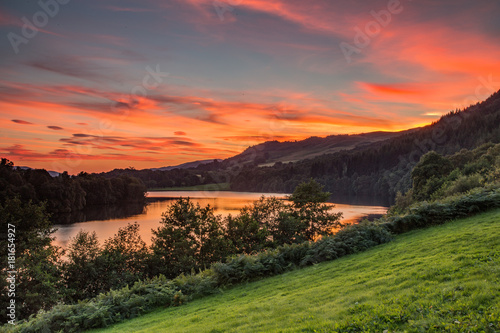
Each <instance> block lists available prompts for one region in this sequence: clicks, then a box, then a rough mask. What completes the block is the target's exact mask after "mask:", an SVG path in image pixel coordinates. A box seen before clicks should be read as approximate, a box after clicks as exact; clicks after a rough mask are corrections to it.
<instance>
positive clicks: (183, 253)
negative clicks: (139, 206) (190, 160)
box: [152, 198, 229, 278]
mask: <svg viewBox="0 0 500 333" xmlns="http://www.w3.org/2000/svg"><path fill="white" fill-rule="evenodd" d="M160 223H161V226H160V227H159V228H158V229H157V230H153V244H152V250H153V254H154V255H153V259H152V260H153V263H152V265H153V266H154V267H153V275H156V274H164V275H166V276H167V277H172V278H173V277H175V276H177V275H179V274H182V273H189V272H190V271H191V270H193V269H194V270H199V269H203V268H206V267H208V266H210V264H211V263H212V262H215V261H218V260H222V259H223V258H224V257H225V256H226V255H227V248H228V246H229V244H228V242H227V241H226V240H225V239H224V233H223V229H222V219H221V217H220V216H216V215H215V214H214V209H213V208H212V207H210V206H208V205H207V206H206V207H205V208H201V207H200V205H199V204H197V205H195V204H194V203H193V202H192V201H191V200H190V199H189V198H187V199H184V198H181V199H179V200H178V201H177V202H175V203H174V204H173V205H171V206H170V207H169V209H168V210H167V211H166V212H165V213H164V214H163V215H162V220H161V221H160Z"/></svg>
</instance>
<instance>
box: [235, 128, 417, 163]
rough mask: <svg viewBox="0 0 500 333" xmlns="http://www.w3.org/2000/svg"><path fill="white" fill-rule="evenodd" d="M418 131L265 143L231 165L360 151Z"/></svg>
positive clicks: (244, 153)
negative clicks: (374, 144)
mask: <svg viewBox="0 0 500 333" xmlns="http://www.w3.org/2000/svg"><path fill="white" fill-rule="evenodd" d="M416 130H418V128H412V129H410V130H406V131H401V132H383V131H378V132H369V133H361V134H340V135H329V136H327V137H325V138H321V137H317V136H313V137H310V138H307V139H305V140H300V141H285V142H279V141H266V142H264V143H260V144H258V145H255V146H252V147H249V148H247V149H245V151H243V152H242V153H241V154H238V155H236V156H233V157H230V158H229V159H227V160H228V161H232V162H233V163H234V162H235V161H237V162H238V163H250V162H252V163H257V164H258V165H259V166H272V165H273V164H274V163H276V162H282V163H288V162H298V161H301V160H306V159H312V158H315V157H318V156H321V155H325V154H332V153H336V152H340V151H343V150H352V149H355V148H362V147H365V146H368V145H370V144H373V143H375V142H380V141H384V140H388V139H391V138H394V137H397V136H400V135H404V134H406V133H411V132H413V131H416Z"/></svg>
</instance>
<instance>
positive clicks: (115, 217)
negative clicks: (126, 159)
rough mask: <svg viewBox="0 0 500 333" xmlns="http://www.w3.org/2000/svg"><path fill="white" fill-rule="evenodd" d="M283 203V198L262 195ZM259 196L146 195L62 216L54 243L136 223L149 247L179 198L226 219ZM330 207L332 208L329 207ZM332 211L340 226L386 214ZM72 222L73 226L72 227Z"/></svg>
mask: <svg viewBox="0 0 500 333" xmlns="http://www.w3.org/2000/svg"><path fill="white" fill-rule="evenodd" d="M264 195H265V196H275V197H277V198H281V199H284V198H285V195H283V194H269V193H268V194H264ZM261 196H262V194H261V193H244V192H229V191H228V192H206V191H189V192H186V191H175V192H149V193H148V203H147V205H146V206H143V205H126V206H121V207H105V206H103V207H98V208H97V209H89V210H85V211H84V212H81V213H79V214H75V215H72V216H70V217H68V216H66V217H64V219H63V220H59V221H58V224H57V225H56V228H58V230H57V231H56V233H55V234H54V235H55V237H56V239H55V241H54V243H55V244H56V245H58V246H62V247H63V248H66V247H67V245H68V242H69V240H70V239H71V238H73V237H74V236H75V235H76V234H77V233H78V231H80V230H85V231H90V232H92V231H95V232H96V233H97V236H98V237H99V240H100V241H101V243H102V242H104V240H106V239H108V238H109V237H112V236H113V235H114V234H116V232H117V231H118V229H119V228H121V227H124V226H126V225H127V224H128V223H133V222H135V221H137V222H138V223H139V224H140V230H139V232H140V235H141V237H142V239H143V240H144V241H145V242H146V244H148V245H149V244H151V236H152V233H151V229H156V228H158V227H159V225H160V223H159V221H160V220H161V215H162V213H163V212H165V211H166V210H167V208H168V206H169V205H170V204H172V202H174V201H175V200H177V198H179V197H190V198H191V199H192V200H193V201H195V202H197V203H199V204H200V206H202V207H204V206H206V205H210V206H211V207H214V209H215V212H216V214H221V215H223V216H226V215H228V214H233V215H235V214H238V213H239V210H240V209H241V208H242V207H244V206H246V205H250V204H252V203H253V202H254V201H256V200H258V199H259V198H260V197H261ZM332 205H333V204H332ZM334 210H335V211H340V212H343V215H344V218H343V221H344V222H351V223H352V222H354V221H357V220H359V219H361V218H362V217H364V216H367V215H381V214H385V212H386V211H387V208H386V207H383V206H371V205H349V204H335V208H334ZM74 222H76V223H74Z"/></svg>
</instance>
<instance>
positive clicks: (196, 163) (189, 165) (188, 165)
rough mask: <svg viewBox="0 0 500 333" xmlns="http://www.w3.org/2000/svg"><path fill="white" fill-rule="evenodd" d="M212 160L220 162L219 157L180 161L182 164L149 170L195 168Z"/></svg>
mask: <svg viewBox="0 0 500 333" xmlns="http://www.w3.org/2000/svg"><path fill="white" fill-rule="evenodd" d="M214 161H218V162H220V161H222V160H220V159H211V160H201V161H193V162H187V163H182V164H179V165H174V166H167V167H161V168H151V169H150V170H153V171H169V170H174V169H189V168H196V167H197V166H199V165H203V164H208V163H212V162H214Z"/></svg>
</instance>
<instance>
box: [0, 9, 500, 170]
mask: <svg viewBox="0 0 500 333" xmlns="http://www.w3.org/2000/svg"><path fill="white" fill-rule="evenodd" d="M499 13H500V3H498V1H493V0H486V1H483V2H481V3H480V4H478V3H470V2H468V1H450V0H445V1H440V2H439V3H436V2H432V1H428V0H419V1H410V0H403V1H398V0H388V1H387V0H384V1H361V0H358V1H343V2H336V3H331V2H328V1H324V0H315V1H311V2H307V3H306V2H304V1H299V0H288V1H286V0H278V1H263V0H227V1H226V0H187V1H180V0H169V1H159V0H145V1H141V2H137V1H130V0H129V1H112V0H109V1H96V0H89V1H85V2H84V3H82V2H77V1H71V0H41V1H36V2H29V3H24V2H14V1H12V2H7V3H2V4H0V35H2V36H3V38H1V39H0V40H1V41H0V46H1V47H0V137H1V141H2V142H1V143H0V157H6V158H8V159H10V160H12V161H13V162H14V163H15V164H16V165H19V166H21V165H27V166H30V167H35V168H45V169H47V170H55V171H59V172H62V171H68V172H69V173H71V174H76V173H78V172H80V171H87V172H101V171H108V170H111V169H114V168H126V167H129V166H132V167H135V168H137V169H144V168H157V167H163V166H169V165H177V164H181V163H185V162H190V161H195V160H205V159H215V158H221V159H223V158H227V157H230V156H233V155H236V154H238V153H240V152H242V151H243V150H244V149H246V148H247V147H248V146H252V145H255V144H258V143H261V142H264V141H268V140H278V141H286V140H301V139H305V138H307V137H310V136H321V137H324V136H328V135H333V134H354V133H366V132H372V131H401V130H405V129H409V128H413V127H419V126H423V125H426V124H430V123H431V122H433V121H436V120H437V119H439V117H440V116H441V115H443V114H446V113H448V112H450V111H452V110H455V109H457V108H465V107H467V106H469V105H470V104H474V103H476V102H478V101H482V100H484V99H486V98H487V97H488V96H489V95H491V94H492V93H494V92H495V91H497V90H498V89H500V21H498V19H497V18H498V14H499Z"/></svg>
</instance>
